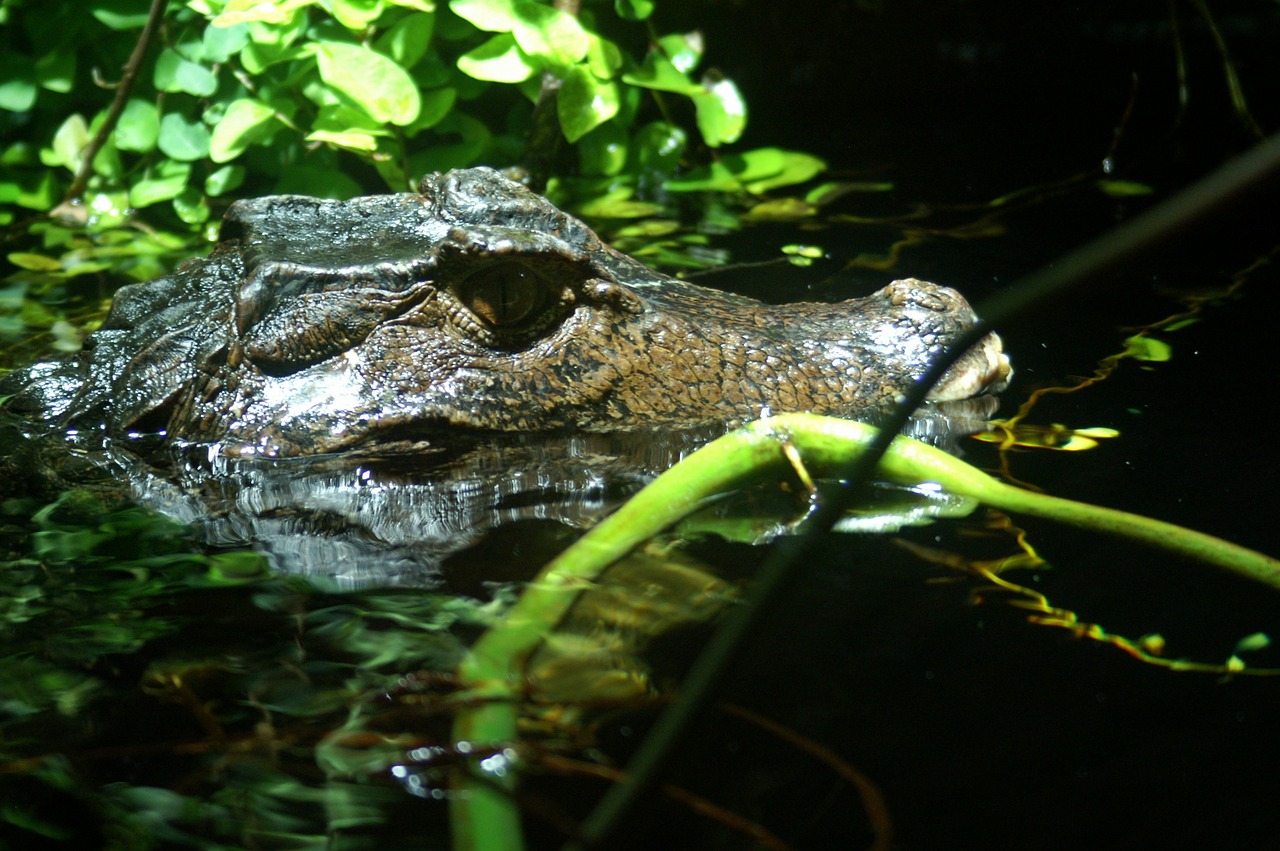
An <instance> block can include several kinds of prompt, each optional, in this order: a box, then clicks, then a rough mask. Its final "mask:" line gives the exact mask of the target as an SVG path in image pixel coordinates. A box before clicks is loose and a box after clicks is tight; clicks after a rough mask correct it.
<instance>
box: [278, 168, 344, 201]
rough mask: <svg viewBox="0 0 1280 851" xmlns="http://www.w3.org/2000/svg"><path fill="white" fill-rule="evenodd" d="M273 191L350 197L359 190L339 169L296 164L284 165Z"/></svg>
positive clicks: (319, 196) (317, 196)
mask: <svg viewBox="0 0 1280 851" xmlns="http://www.w3.org/2000/svg"><path fill="white" fill-rule="evenodd" d="M275 191H276V192H279V193H281V194H294V195H311V196H313V197H316V198H352V197H354V196H356V195H359V194H360V191H361V190H360V184H359V183H356V182H355V181H354V180H352V179H351V178H350V177H347V176H346V175H345V174H343V173H342V171H341V170H340V169H335V168H324V167H319V166H313V165H310V164H298V165H291V166H286V167H285V169H284V172H283V173H282V174H281V175H280V182H279V183H278V184H276V187H275Z"/></svg>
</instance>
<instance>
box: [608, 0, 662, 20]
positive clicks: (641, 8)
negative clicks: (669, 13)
mask: <svg viewBox="0 0 1280 851" xmlns="http://www.w3.org/2000/svg"><path fill="white" fill-rule="evenodd" d="M613 10H614V12H616V13H617V14H618V17H619V18H622V20H624V21H643V20H646V19H647V18H648V17H649V16H650V15H652V14H653V0H613Z"/></svg>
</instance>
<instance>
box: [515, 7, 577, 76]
mask: <svg viewBox="0 0 1280 851" xmlns="http://www.w3.org/2000/svg"><path fill="white" fill-rule="evenodd" d="M515 14H516V23H515V26H514V27H513V28H512V30H511V34H512V35H514V36H515V37H516V44H518V45H520V49H521V50H523V51H524V52H525V53H526V54H528V55H529V56H532V57H537V58H540V59H543V60H545V61H546V62H548V63H549V64H551V65H554V66H556V67H557V68H559V69H562V71H567V70H568V68H569V66H572V65H575V64H576V63H578V62H581V61H582V60H583V59H585V58H586V55H587V47H588V45H589V42H590V39H589V38H588V36H587V33H586V30H584V29H583V28H582V24H580V23H578V19H577V18H575V17H574V16H573V15H570V14H569V13H568V12H564V11H561V10H560V9H555V8H552V7H551V6H543V5H542V4H540V3H531V2H518V3H516V4H515Z"/></svg>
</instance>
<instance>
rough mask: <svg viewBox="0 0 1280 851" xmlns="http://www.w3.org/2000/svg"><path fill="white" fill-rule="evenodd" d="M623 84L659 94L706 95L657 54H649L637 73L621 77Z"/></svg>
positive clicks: (663, 57)
mask: <svg viewBox="0 0 1280 851" xmlns="http://www.w3.org/2000/svg"><path fill="white" fill-rule="evenodd" d="M622 81H623V82H624V83H630V84H631V85H633V86H639V87H640V88H642V89H654V90H656V91H660V92H674V93H676V94H679V95H689V96H690V97H692V96H694V95H703V94H706V90H705V89H703V87H702V86H700V85H698V84H697V83H695V82H694V81H693V80H690V79H689V77H688V76H687V75H686V74H684V73H683V72H681V71H680V69H678V68H676V66H675V65H672V64H671V60H670V59H668V58H667V57H665V56H663V55H661V54H659V53H650V54H649V55H648V56H646V57H645V60H644V65H642V66H641V67H640V69H639V70H637V71H631V72H628V73H626V74H623V75H622Z"/></svg>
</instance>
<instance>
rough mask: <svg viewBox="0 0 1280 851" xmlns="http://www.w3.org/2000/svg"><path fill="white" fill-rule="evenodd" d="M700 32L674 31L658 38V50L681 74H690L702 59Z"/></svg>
mask: <svg viewBox="0 0 1280 851" xmlns="http://www.w3.org/2000/svg"><path fill="white" fill-rule="evenodd" d="M703 49H704V45H703V40H702V33H700V32H689V33H674V34H672V35H664V36H663V37H662V38H660V39H658V50H659V52H660V53H661V54H662V55H663V56H665V57H666V58H667V59H668V60H670V62H671V64H672V65H674V66H675V68H676V70H677V71H679V72H680V73H682V74H691V73H693V69H694V68H697V67H698V63H699V62H701V61H702V52H703Z"/></svg>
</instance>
